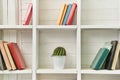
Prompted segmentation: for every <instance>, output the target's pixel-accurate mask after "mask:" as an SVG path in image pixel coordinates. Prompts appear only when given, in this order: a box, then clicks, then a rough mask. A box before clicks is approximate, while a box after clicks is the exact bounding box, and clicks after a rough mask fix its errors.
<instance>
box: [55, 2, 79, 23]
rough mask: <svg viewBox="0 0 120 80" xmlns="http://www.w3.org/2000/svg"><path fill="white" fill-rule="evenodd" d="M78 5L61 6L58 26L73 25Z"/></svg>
mask: <svg viewBox="0 0 120 80" xmlns="http://www.w3.org/2000/svg"><path fill="white" fill-rule="evenodd" d="M76 7H77V4H76V3H72V4H66V3H64V4H63V5H62V6H61V9H60V13H59V16H58V19H57V25H71V23H72V20H73V17H74V14H75V10H76Z"/></svg>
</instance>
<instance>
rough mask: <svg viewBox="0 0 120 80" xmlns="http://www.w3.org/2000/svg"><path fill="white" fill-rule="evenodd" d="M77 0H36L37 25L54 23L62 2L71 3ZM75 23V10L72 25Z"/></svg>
mask: <svg viewBox="0 0 120 80" xmlns="http://www.w3.org/2000/svg"><path fill="white" fill-rule="evenodd" d="M73 2H76V3H77V0H66V1H65V0H60V1H59V0H51V3H50V2H49V1H48V0H44V1H43V0H37V7H38V9H37V15H38V16H37V21H38V25H56V22H57V18H58V15H59V12H60V8H61V5H62V4H63V3H68V4H69V3H73ZM76 23H77V10H76V12H75V15H74V18H73V22H72V25H76Z"/></svg>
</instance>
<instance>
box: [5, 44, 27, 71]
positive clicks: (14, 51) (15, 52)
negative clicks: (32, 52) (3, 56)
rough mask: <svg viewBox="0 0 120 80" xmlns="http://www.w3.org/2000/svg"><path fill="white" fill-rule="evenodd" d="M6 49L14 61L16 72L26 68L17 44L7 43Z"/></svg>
mask: <svg viewBox="0 0 120 80" xmlns="http://www.w3.org/2000/svg"><path fill="white" fill-rule="evenodd" d="M7 45H8V48H9V50H10V53H11V55H12V57H13V60H14V61H15V64H16V67H17V69H18V70H22V69H25V68H26V64H25V61H24V58H23V56H22V53H21V51H20V49H19V47H18V45H17V43H12V42H11V43H8V44H7Z"/></svg>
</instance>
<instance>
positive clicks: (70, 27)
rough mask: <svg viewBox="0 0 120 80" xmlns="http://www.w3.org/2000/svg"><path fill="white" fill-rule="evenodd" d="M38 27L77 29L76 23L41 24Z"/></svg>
mask: <svg viewBox="0 0 120 80" xmlns="http://www.w3.org/2000/svg"><path fill="white" fill-rule="evenodd" d="M37 29H77V26H76V25H68V26H65V25H39V26H37Z"/></svg>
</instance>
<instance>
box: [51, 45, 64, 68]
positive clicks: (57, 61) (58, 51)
mask: <svg viewBox="0 0 120 80" xmlns="http://www.w3.org/2000/svg"><path fill="white" fill-rule="evenodd" d="M65 56H66V50H65V48H63V47H57V48H55V49H54V51H53V54H52V57H53V64H54V69H63V68H64V64H65Z"/></svg>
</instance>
